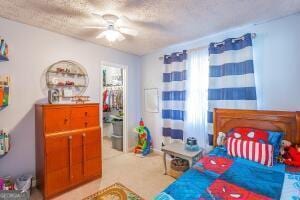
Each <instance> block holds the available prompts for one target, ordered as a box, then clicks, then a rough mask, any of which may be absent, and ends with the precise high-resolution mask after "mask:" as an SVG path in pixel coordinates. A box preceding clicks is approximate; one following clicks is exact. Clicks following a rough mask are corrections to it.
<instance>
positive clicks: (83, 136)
mask: <svg viewBox="0 0 300 200" xmlns="http://www.w3.org/2000/svg"><path fill="white" fill-rule="evenodd" d="M85 160H86V134H85V133H83V134H82V164H83V167H82V170H83V171H82V173H83V176H85Z"/></svg>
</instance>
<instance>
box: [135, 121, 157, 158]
mask: <svg viewBox="0 0 300 200" xmlns="http://www.w3.org/2000/svg"><path fill="white" fill-rule="evenodd" d="M135 131H136V132H137V133H138V143H137V145H136V146H135V148H134V153H135V154H141V155H142V156H146V155H148V154H149V153H151V151H152V148H153V144H152V139H151V135H150V131H149V129H148V128H147V127H146V126H145V125H144V122H143V119H141V121H140V124H139V126H138V127H136V128H135Z"/></svg>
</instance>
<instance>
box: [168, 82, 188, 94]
mask: <svg viewBox="0 0 300 200" xmlns="http://www.w3.org/2000/svg"><path fill="white" fill-rule="evenodd" d="M185 85H186V81H185V80H184V81H172V82H164V85H163V92H167V91H183V90H185V89H186V88H185Z"/></svg>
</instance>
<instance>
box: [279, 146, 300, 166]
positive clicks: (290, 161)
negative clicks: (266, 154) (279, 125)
mask: <svg viewBox="0 0 300 200" xmlns="http://www.w3.org/2000/svg"><path fill="white" fill-rule="evenodd" d="M280 153H281V160H280V161H281V162H283V163H284V164H286V165H289V166H294V167H300V146H299V145H297V144H296V145H292V143H291V142H289V141H287V140H282V142H281V152H280Z"/></svg>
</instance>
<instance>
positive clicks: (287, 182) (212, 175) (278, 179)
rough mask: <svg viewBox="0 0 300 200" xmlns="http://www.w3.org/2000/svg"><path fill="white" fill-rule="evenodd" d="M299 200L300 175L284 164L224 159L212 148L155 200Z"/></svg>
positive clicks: (222, 154)
mask: <svg viewBox="0 0 300 200" xmlns="http://www.w3.org/2000/svg"><path fill="white" fill-rule="evenodd" d="M173 199H174V200H185V199H188V200H193V199H200V200H201V199H226V200H230V199H234V200H242V199H243V200H245V199H251V200H256V199H257V200H264V199H291V200H300V172H298V171H297V169H293V168H286V166H285V165H283V164H276V165H274V166H273V167H267V166H264V165H261V164H258V163H255V162H253V161H248V160H245V159H241V158H231V157H229V156H227V153H226V150H225V149H223V148H215V149H214V150H213V151H212V152H211V153H209V154H208V155H207V156H205V157H203V158H202V159H201V160H199V161H198V162H197V163H196V164H195V165H194V166H193V167H192V168H191V169H190V170H188V171H187V172H185V173H184V174H183V175H182V176H181V177H180V178H179V179H178V180H177V181H175V182H174V183H172V184H171V185H170V186H169V187H168V188H166V189H165V190H164V191H163V192H162V193H160V194H159V195H158V196H157V197H156V200H173Z"/></svg>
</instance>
